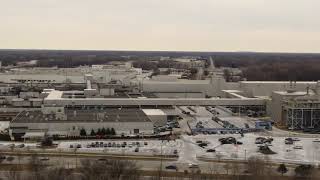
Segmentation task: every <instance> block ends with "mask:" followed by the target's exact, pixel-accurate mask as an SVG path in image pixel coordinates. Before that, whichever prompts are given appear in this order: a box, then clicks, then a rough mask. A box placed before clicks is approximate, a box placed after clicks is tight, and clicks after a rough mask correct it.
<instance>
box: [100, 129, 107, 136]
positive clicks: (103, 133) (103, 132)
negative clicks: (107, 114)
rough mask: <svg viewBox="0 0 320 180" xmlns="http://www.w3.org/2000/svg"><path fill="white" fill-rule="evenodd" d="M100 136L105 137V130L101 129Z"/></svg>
mask: <svg viewBox="0 0 320 180" xmlns="http://www.w3.org/2000/svg"><path fill="white" fill-rule="evenodd" d="M101 135H102V136H105V135H106V128H104V127H103V128H102V129H101Z"/></svg>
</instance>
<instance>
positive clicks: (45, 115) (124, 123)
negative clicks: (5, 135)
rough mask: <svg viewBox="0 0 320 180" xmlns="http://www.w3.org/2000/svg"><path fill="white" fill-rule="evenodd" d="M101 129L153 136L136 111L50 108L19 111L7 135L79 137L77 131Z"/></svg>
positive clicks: (148, 123)
mask: <svg viewBox="0 0 320 180" xmlns="http://www.w3.org/2000/svg"><path fill="white" fill-rule="evenodd" d="M53 111H56V112H55V113H53ZM102 128H105V129H107V128H109V129H111V128H114V129H115V131H116V134H118V135H122V134H123V135H130V134H142V135H143V134H153V122H151V121H150V119H149V118H148V116H147V115H146V114H145V113H144V112H143V111H142V110H140V109H137V108H122V109H118V108H108V109H97V110H64V108H52V111H51V110H48V108H46V109H44V110H43V111H23V112H21V113H19V114H18V115H17V116H16V118H15V119H14V120H13V121H12V122H11V123H10V130H11V135H12V136H13V137H15V138H20V137H23V136H24V137H27V136H28V134H29V133H33V132H42V133H45V134H47V135H65V136H79V133H80V130H81V129H85V130H86V133H87V134H90V132H91V131H92V130H94V131H95V132H97V131H98V129H102Z"/></svg>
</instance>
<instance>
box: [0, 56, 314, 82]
mask: <svg viewBox="0 0 320 180" xmlns="http://www.w3.org/2000/svg"><path fill="white" fill-rule="evenodd" d="M161 56H168V57H180V56H196V57H199V58H201V59H208V57H209V56H211V57H212V58H213V59H214V62H215V65H216V67H233V68H240V69H241V70H242V71H243V74H242V77H243V78H246V79H247V80H249V81H251V80H253V81H258V80H259V81H288V80H292V81H317V80H320V73H319V72H320V54H297V53H295V54H293V53H250V52H247V53H246V52H230V53H228V52H166V51H163V52H162V51H159V52H156V51H59V50H1V51H0V61H2V65H3V66H7V65H16V64H17V63H18V62H21V61H29V60H38V63H37V65H36V66H38V67H54V66H57V67H61V68H63V67H66V68H71V67H77V66H81V65H89V66H90V65H92V64H106V63H109V62H111V61H134V63H133V65H134V66H135V67H139V68H143V69H145V70H156V69H157V68H180V69H181V68H185V67H184V66H181V65H179V64H177V63H174V62H170V61H164V62H160V63H156V62H154V61H155V60H159V59H160V57H161Z"/></svg>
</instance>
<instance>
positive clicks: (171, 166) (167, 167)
mask: <svg viewBox="0 0 320 180" xmlns="http://www.w3.org/2000/svg"><path fill="white" fill-rule="evenodd" d="M166 169H170V170H177V169H178V168H177V166H176V165H169V166H166Z"/></svg>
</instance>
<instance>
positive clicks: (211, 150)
mask: <svg viewBox="0 0 320 180" xmlns="http://www.w3.org/2000/svg"><path fill="white" fill-rule="evenodd" d="M207 152H216V150H215V149H208V150H207Z"/></svg>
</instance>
